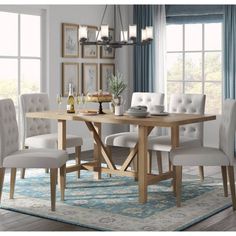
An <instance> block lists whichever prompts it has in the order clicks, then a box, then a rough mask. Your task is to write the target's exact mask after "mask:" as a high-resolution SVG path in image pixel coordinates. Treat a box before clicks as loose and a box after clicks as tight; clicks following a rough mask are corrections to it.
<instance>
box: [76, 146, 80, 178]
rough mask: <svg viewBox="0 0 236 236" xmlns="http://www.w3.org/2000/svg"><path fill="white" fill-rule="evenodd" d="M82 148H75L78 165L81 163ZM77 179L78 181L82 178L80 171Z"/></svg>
mask: <svg viewBox="0 0 236 236" xmlns="http://www.w3.org/2000/svg"><path fill="white" fill-rule="evenodd" d="M80 157H81V146H77V147H75V160H76V164H77V165H80V162H81V158H80ZM77 177H78V179H79V178H80V169H79V170H78V172H77Z"/></svg>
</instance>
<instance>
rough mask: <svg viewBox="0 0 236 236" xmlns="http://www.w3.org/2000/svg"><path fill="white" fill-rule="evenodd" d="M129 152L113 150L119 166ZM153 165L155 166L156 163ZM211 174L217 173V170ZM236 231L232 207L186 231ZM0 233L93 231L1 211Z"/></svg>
mask: <svg viewBox="0 0 236 236" xmlns="http://www.w3.org/2000/svg"><path fill="white" fill-rule="evenodd" d="M127 152H128V150H125V149H119V148H116V149H114V150H113V156H114V159H115V160H117V164H119V163H121V162H122V161H123V160H122V156H125V154H126V153H127ZM82 159H83V160H90V159H92V152H91V151H88V152H83V153H82ZM153 165H154V166H155V162H154V164H153ZM211 172H212V173H215V170H214V169H213V170H211ZM210 174H211V173H210ZM235 230H236V211H235V212H234V211H233V210H232V207H230V208H228V209H226V210H224V211H222V212H220V213H218V214H216V215H214V216H212V217H209V218H208V219H206V220H204V221H202V222H200V223H197V224H195V225H193V226H191V227H189V228H188V229H186V231H235ZM0 231H93V229H90V228H85V227H80V226H76V225H71V224H66V223H61V222H58V221H54V220H48V219H43V218H39V217H35V216H29V215H26V214H22V213H18V212H13V211H7V210H3V209H0Z"/></svg>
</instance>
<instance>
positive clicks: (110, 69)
mask: <svg viewBox="0 0 236 236" xmlns="http://www.w3.org/2000/svg"><path fill="white" fill-rule="evenodd" d="M114 74H115V64H100V89H102V90H103V91H108V90H109V78H110V77H111V75H114Z"/></svg>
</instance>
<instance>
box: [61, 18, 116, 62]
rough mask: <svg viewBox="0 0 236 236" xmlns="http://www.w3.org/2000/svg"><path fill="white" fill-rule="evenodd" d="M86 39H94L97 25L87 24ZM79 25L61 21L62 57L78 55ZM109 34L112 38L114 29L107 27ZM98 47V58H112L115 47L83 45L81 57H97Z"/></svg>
mask: <svg viewBox="0 0 236 236" xmlns="http://www.w3.org/2000/svg"><path fill="white" fill-rule="evenodd" d="M87 27H88V39H89V40H90V41H95V40H96V30H98V27H96V26H92V25H87ZM78 32H79V25H78V24H71V23H62V57H65V58H76V57H80V52H79V51H80V44H79V41H78ZM109 35H110V36H111V37H112V38H114V29H113V28H109ZM98 48H99V49H100V58H103V59H114V58H115V49H114V48H106V47H105V46H97V45H83V46H82V54H81V56H82V58H98Z"/></svg>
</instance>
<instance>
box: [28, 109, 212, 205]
mask: <svg viewBox="0 0 236 236" xmlns="http://www.w3.org/2000/svg"><path fill="white" fill-rule="evenodd" d="M26 118H27V119H31V118H33V119H52V120H57V124H58V125H57V128H58V149H66V123H67V121H79V122H84V123H85V124H86V126H87V128H88V129H89V131H90V132H91V134H92V136H93V140H94V151H93V160H92V161H89V162H84V163H80V164H75V165H72V166H70V167H68V168H67V173H68V172H73V171H77V170H78V169H80V170H89V171H93V172H94V178H95V179H100V178H101V173H108V174H114V175H121V176H129V177H136V178H137V181H138V195H139V203H146V202H147V196H148V192H147V187H148V185H151V184H155V183H157V182H159V181H162V180H166V179H171V178H173V177H174V174H173V170H170V169H169V170H168V171H167V172H163V173H160V174H153V173H148V172H147V170H148V167H147V166H148V164H147V159H148V135H149V134H150V133H151V131H152V129H153V128H154V127H167V128H170V130H171V132H170V135H171V145H172V148H173V149H175V148H177V147H178V146H179V127H180V126H181V125H186V124H191V123H198V122H206V121H210V120H215V119H216V116H215V115H207V114H206V115H198V114H183V113H170V114H168V115H166V116H152V115H149V116H147V117H133V116H129V115H122V116H116V115H114V114H113V113H111V112H109V111H106V112H105V114H94V113H90V114H88V115H84V114H82V115H81V114H79V113H74V114H69V113H66V111H65V112H58V111H42V112H29V113H26ZM104 124H122V125H125V124H129V125H137V127H138V140H137V143H136V145H135V146H134V148H133V149H131V151H130V153H129V154H128V156H127V157H126V159H125V161H124V162H123V164H122V165H120V166H117V165H115V164H114V162H113V160H112V156H111V152H110V151H109V149H108V148H107V147H106V146H105V144H104V143H103V142H102V137H101V134H102V130H101V129H102V125H104ZM77 134H80V131H79V130H78V131H77ZM80 135H81V136H82V134H80ZM136 155H137V156H138V170H131V169H130V168H129V166H130V164H131V162H132V161H133V159H134V157H135V156H136ZM102 159H103V160H104V161H105V164H106V166H104V165H102Z"/></svg>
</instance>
